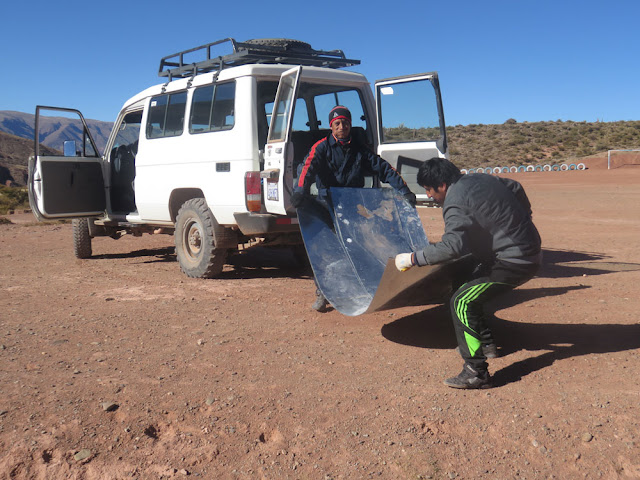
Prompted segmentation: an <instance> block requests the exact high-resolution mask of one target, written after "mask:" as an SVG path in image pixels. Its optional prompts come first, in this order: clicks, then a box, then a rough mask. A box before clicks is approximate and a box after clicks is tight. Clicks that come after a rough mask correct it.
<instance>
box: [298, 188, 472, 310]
mask: <svg viewBox="0 0 640 480" xmlns="http://www.w3.org/2000/svg"><path fill="white" fill-rule="evenodd" d="M330 193H331V204H332V206H326V205H324V204H321V203H319V202H315V201H309V202H307V203H306V204H305V205H304V206H302V207H301V208H299V209H298V219H299V222H300V229H301V232H302V237H303V239H304V243H305V247H306V249H307V254H308V256H309V261H310V263H311V266H312V268H313V272H314V275H315V278H316V283H317V285H318V288H319V289H320V291H321V292H322V293H323V294H324V296H325V297H326V298H327V300H329V302H330V303H331V305H333V306H334V308H336V310H338V311H339V312H340V313H342V314H344V315H349V316H355V315H361V314H363V313H367V312H373V311H378V310H387V309H392V308H398V307H402V306H407V305H429V304H433V303H441V302H442V301H443V300H445V301H446V296H447V295H448V294H449V293H450V291H451V284H452V281H453V278H454V277H455V276H456V275H458V274H460V273H461V272H462V271H463V270H465V269H467V268H468V267H467V266H466V265H467V263H468V262H464V261H457V262H453V263H451V264H445V265H439V266H432V267H420V268H412V269H410V270H408V271H406V272H399V271H398V270H397V269H396V268H395V264H394V258H395V256H396V255H397V254H398V253H402V252H410V251H413V250H417V249H419V248H422V247H424V246H425V245H426V244H427V243H428V239H427V235H426V233H425V231H424V228H423V226H422V222H421V221H420V218H419V217H418V214H417V212H416V210H415V209H414V208H412V207H411V206H410V205H409V204H408V203H407V202H405V201H404V199H403V198H402V197H401V196H399V195H398V194H397V193H396V192H395V191H394V190H392V189H390V188H377V189H371V188H362V189H360V188H333V189H331V192H330Z"/></svg>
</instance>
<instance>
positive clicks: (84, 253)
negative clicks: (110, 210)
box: [71, 218, 93, 258]
mask: <svg viewBox="0 0 640 480" xmlns="http://www.w3.org/2000/svg"><path fill="white" fill-rule="evenodd" d="M71 225H72V226H73V253H74V255H75V256H76V258H90V257H91V254H92V253H93V252H92V250H91V235H90V234H89V219H87V218H74V219H73V220H72V221H71Z"/></svg>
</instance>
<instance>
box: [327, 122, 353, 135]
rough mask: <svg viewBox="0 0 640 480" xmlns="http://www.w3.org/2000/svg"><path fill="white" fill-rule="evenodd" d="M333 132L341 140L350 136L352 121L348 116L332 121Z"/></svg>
mask: <svg viewBox="0 0 640 480" xmlns="http://www.w3.org/2000/svg"><path fill="white" fill-rule="evenodd" d="M331 133H333V135H334V136H335V137H336V138H338V139H340V140H344V139H345V138H349V133H351V122H349V120H347V119H346V118H337V119H336V120H334V121H333V122H331Z"/></svg>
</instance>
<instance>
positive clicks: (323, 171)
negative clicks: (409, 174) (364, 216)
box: [294, 134, 410, 199]
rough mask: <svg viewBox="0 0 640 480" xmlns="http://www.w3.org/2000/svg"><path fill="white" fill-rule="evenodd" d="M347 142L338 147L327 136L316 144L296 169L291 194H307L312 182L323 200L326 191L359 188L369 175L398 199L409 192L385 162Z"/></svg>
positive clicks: (358, 146)
mask: <svg viewBox="0 0 640 480" xmlns="http://www.w3.org/2000/svg"><path fill="white" fill-rule="evenodd" d="M351 138H352V139H351V141H350V142H348V143H346V144H344V145H341V144H340V142H338V141H337V140H336V138H335V137H334V136H333V135H332V134H330V135H328V136H327V137H326V138H323V139H322V140H319V141H318V142H316V143H315V144H314V145H313V146H312V147H311V150H309V153H308V154H307V156H306V157H305V159H304V162H302V163H301V164H300V166H299V167H298V180H297V181H296V182H295V185H294V192H300V193H303V194H309V188H310V187H311V185H312V184H313V183H314V182H315V184H316V187H317V188H318V196H319V197H321V198H323V199H325V198H326V195H327V188H330V187H355V188H362V187H364V177H365V176H367V175H373V174H377V175H378V178H379V179H380V181H382V182H385V183H388V184H389V185H391V186H392V187H393V188H395V189H396V190H398V191H399V192H400V193H401V194H402V195H404V194H405V193H409V192H410V190H409V187H407V184H406V183H405V181H404V180H403V179H402V177H401V176H400V175H399V174H398V172H396V170H395V169H394V168H393V167H392V166H391V165H389V163H388V162H387V161H386V160H383V159H382V158H380V157H379V156H378V155H376V154H375V153H373V152H372V151H370V150H369V149H368V148H367V147H366V146H364V145H362V144H360V143H359V142H358V141H357V140H355V139H353V137H351Z"/></svg>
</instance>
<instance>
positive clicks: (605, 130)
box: [388, 118, 640, 168]
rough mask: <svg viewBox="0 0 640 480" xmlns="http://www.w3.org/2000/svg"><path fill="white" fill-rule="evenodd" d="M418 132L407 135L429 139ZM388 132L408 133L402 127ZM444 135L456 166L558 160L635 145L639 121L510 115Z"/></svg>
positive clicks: (458, 127) (639, 145)
mask: <svg viewBox="0 0 640 480" xmlns="http://www.w3.org/2000/svg"><path fill="white" fill-rule="evenodd" d="M405 130H406V128H405ZM420 130H424V132H419V131H418V132H416V133H415V134H412V135H413V137H414V138H425V136H429V134H430V135H431V137H433V134H432V132H430V131H429V130H428V129H420ZM427 132H428V133H427ZM388 134H389V135H390V136H394V137H395V136H398V137H401V136H407V135H408V134H407V132H405V131H403V132H398V133H396V132H389V133H388ZM447 137H448V141H449V153H450V158H451V160H452V161H453V162H454V163H455V164H456V165H458V166H459V167H461V168H470V167H482V166H489V165H493V166H497V165H524V164H528V163H543V162H548V161H553V162H554V163H561V162H566V161H570V160H571V161H574V160H576V159H578V158H581V157H586V156H589V155H595V154H597V153H605V152H606V151H607V150H612V149H625V148H640V121H626V122H609V123H606V122H595V123H587V122H573V121H566V122H563V121H561V120H558V121H551V122H517V121H516V120H515V119H513V118H510V119H508V120H507V121H506V122H504V123H503V124H502V125H482V124H472V125H456V126H452V127H447Z"/></svg>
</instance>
